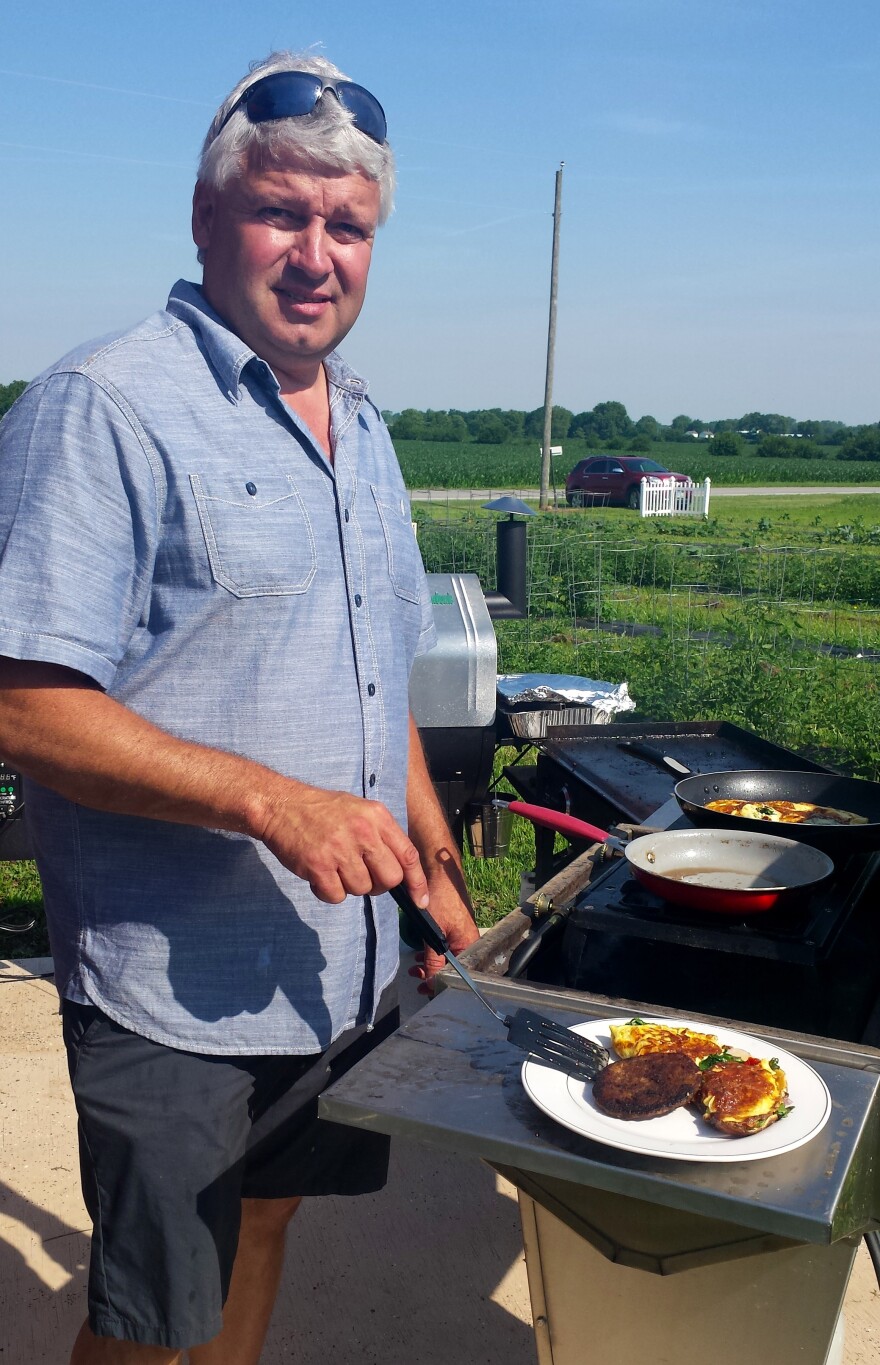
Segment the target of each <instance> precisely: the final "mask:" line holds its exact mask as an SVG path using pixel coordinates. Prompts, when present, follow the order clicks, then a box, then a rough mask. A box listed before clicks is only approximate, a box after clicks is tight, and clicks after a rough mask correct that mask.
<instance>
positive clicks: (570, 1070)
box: [391, 886, 611, 1081]
mask: <svg viewBox="0 0 880 1365" xmlns="http://www.w3.org/2000/svg"><path fill="white" fill-rule="evenodd" d="M391 895H392V896H393V897H394V899H395V900H396V901H397V904H398V905H399V906H400V908H401V910H402V911H403V913H404V914H405V915H406V917H407V919H408V920H409V921H410V923H411V924H412V926H413V928H414V929H416V930H417V931H418V933H419V934H420V935H421V937H422V939H423V940H424V942H425V943H426V944H427V945H428V947H429V948H432V949H433V950H434V952H435V953H440V954H442V956H443V957H445V958H446V961H447V962H448V963H449V965H450V967H453V968H454V969H455V971H457V972H458V974H459V976H460V977H461V979H462V981H463V982H464V983H465V985H466V986H469V987H470V989H471V990H472V991H473V993H474V995H475V996H476V997H477V999H478V1000H479V1001H480V1003H481V1004H482V1005H485V1007H486V1009H487V1010H488V1011H489V1013H490V1014H494V1016H495V1018H496V1019H497V1020H498V1022H499V1023H500V1024H503V1025H504V1027H505V1028H506V1029H507V1040H508V1042H510V1043H513V1045H514V1047H519V1048H522V1050H523V1052H527V1053H528V1054H529V1056H531V1057H534V1058H535V1060H536V1061H538V1062H542V1063H543V1064H544V1066H552V1067H553V1068H554V1069H555V1070H557V1071H564V1072H565V1073H566V1074H567V1075H569V1076H577V1078H578V1080H582V1081H591V1080H593V1078H594V1077H595V1076H597V1075H598V1074H599V1072H600V1071H601V1070H602V1068H603V1067H605V1066H607V1065H608V1062H609V1061H610V1060H611V1059H610V1057H609V1055H608V1053H607V1052H606V1051H605V1049H604V1047H600V1046H599V1044H598V1043H593V1042H591V1041H590V1039H589V1038H581V1037H579V1036H578V1034H576V1033H572V1031H571V1029H567V1028H566V1027H565V1025H564V1024H557V1023H556V1021H555V1020H554V1019H548V1018H547V1017H546V1016H545V1015H543V1014H537V1013H536V1012H535V1010H528V1009H519V1010H516V1011H515V1013H514V1014H500V1013H499V1011H498V1010H496V1008H495V1006H494V1005H491V1004H490V1003H489V1001H488V1000H487V999H486V997H485V995H484V994H483V992H482V991H481V990H480V988H479V986H478V985H477V983H476V981H474V979H473V977H472V976H471V974H470V972H469V971H467V969H466V968H465V967H463V966H462V965H461V963H460V962H459V961H458V958H457V957H456V956H455V955H454V953H453V952H452V949H451V948H450V947H449V942H448V940H447V938H446V935H445V934H444V933H443V930H442V929H441V928H440V926H439V924H437V922H436V921H435V920H434V919H433V918H432V917H431V915H429V914H428V912H427V910H421V909H419V907H418V906H417V905H416V903H415V901H414V900H413V899H412V897H411V896H410V895H409V894H408V893H407V892H406V891H405V890H404V888H403V886H393V887H392V888H391Z"/></svg>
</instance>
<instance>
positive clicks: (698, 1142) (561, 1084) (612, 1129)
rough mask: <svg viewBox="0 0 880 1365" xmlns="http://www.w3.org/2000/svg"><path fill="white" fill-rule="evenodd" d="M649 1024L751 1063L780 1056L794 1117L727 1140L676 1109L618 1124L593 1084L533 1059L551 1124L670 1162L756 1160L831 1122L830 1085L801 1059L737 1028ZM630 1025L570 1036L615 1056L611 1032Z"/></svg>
mask: <svg viewBox="0 0 880 1365" xmlns="http://www.w3.org/2000/svg"><path fill="white" fill-rule="evenodd" d="M648 1022H657V1023H662V1024H665V1025H667V1026H669V1027H672V1028H689V1029H694V1030H695V1031H696V1032H698V1033H710V1032H711V1033H714V1034H715V1036H716V1037H717V1038H718V1041H719V1043H723V1044H726V1045H727V1046H728V1047H733V1048H743V1049H745V1050H746V1051H747V1052H749V1053H750V1054H751V1056H753V1057H768V1058H769V1057H778V1059H779V1065H780V1066H781V1067H782V1069H783V1071H784V1072H785V1075H786V1078H787V1080H788V1093H789V1099H788V1101H787V1102H788V1103H789V1104H791V1105H792V1106H793V1108H792V1111H791V1113H790V1114H786V1116H785V1118H783V1119H779V1120H778V1122H776V1123H771V1124H770V1126H769V1128H764V1129H763V1130H762V1131H761V1132H760V1133H751V1134H750V1135H749V1136H748V1137H728V1136H726V1135H725V1134H724V1133H719V1132H718V1130H717V1128H712V1127H710V1126H709V1124H708V1123H706V1121H705V1120H704V1119H702V1118H700V1117H699V1115H698V1114H697V1112H696V1110H694V1109H691V1108H690V1107H688V1108H681V1109H675V1110H673V1112H672V1113H671V1114H664V1116H663V1117H662V1118H659V1119H641V1120H630V1121H627V1120H625V1119H613V1118H609V1117H608V1115H607V1114H602V1113H600V1111H599V1110H598V1109H597V1108H596V1106H595V1104H594V1103H593V1087H592V1086H591V1085H590V1084H589V1083H584V1082H583V1081H578V1080H575V1079H574V1078H573V1077H571V1076H566V1075H564V1074H563V1073H562V1072H561V1071H555V1070H553V1069H552V1068H551V1067H549V1066H542V1065H541V1063H540V1062H536V1061H532V1060H531V1059H529V1060H528V1061H526V1062H524V1063H523V1068H522V1083H523V1085H524V1086H525V1090H526V1094H527V1095H528V1096H529V1098H530V1099H531V1100H533V1101H534V1103H535V1104H536V1105H537V1106H538V1108H539V1109H542V1110H543V1111H544V1113H545V1114H548V1115H549V1116H550V1118H552V1119H556V1121H557V1123H561V1124H563V1126H564V1127H566V1128H570V1129H571V1130H572V1132H574V1133H580V1134H581V1136H582V1137H587V1138H592V1140H593V1141H594V1142H602V1143H604V1144H605V1145H606V1146H608V1147H619V1148H621V1150H622V1151H624V1152H637V1153H639V1154H640V1155H641V1156H660V1157H665V1158H667V1159H668V1160H670V1161H758V1160H760V1159H761V1158H763V1157H768V1156H778V1155H779V1154H780V1153H781V1152H792V1151H794V1149H795V1148H796V1147H801V1146H803V1144H804V1143H805V1142H809V1141H810V1139H811V1138H813V1137H815V1136H816V1134H817V1133H818V1132H819V1130H820V1129H821V1128H823V1127H824V1126H825V1124H826V1123H827V1122H828V1118H829V1116H830V1114H831V1096H830V1095H829V1093H828V1087H827V1086H826V1084H825V1082H824V1081H823V1080H822V1077H821V1076H819V1075H817V1073H816V1072H815V1071H814V1070H813V1068H812V1067H811V1066H808V1065H807V1063H806V1062H802V1061H801V1059H800V1058H799V1057H794V1056H792V1054H791V1053H790V1052H784V1051H783V1049H782V1048H780V1047H776V1046H775V1044H772V1043H765V1042H762V1041H761V1039H760V1038H753V1037H752V1036H751V1035H750V1034H748V1033H737V1032H736V1030H735V1029H728V1028H711V1026H709V1025H707V1024H701V1023H694V1022H693V1021H688V1020H686V1019H662V1020H657V1021H648ZM628 1023H629V1019H628V1018H620V1019H589V1020H586V1021H585V1022H584V1023H583V1024H575V1025H574V1027H573V1029H572V1032H574V1033H579V1034H581V1035H582V1036H583V1037H584V1038H591V1039H592V1040H593V1041H594V1042H596V1043H601V1044H602V1046H603V1047H606V1048H607V1049H608V1051H609V1052H611V1055H612V1057H613V1056H614V1053H613V1050H612V1047H611V1033H610V1026H611V1025H612V1024H628Z"/></svg>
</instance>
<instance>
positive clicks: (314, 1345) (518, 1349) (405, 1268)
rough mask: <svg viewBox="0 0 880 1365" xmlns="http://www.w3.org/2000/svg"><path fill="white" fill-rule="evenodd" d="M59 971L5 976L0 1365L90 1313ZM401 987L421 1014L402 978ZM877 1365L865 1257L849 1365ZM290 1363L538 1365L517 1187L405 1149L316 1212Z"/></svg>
mask: <svg viewBox="0 0 880 1365" xmlns="http://www.w3.org/2000/svg"><path fill="white" fill-rule="evenodd" d="M410 960H411V959H410ZM50 966H51V964H47V963H46V962H40V963H28V964H24V963H21V962H19V963H10V962H2V961H0V1365H3V1363H5V1362H8V1365H67V1361H68V1359H69V1353H70V1347H71V1344H72V1342H73V1339H74V1337H75V1336H76V1333H77V1331H78V1330H79V1325H80V1323H81V1321H82V1319H83V1317H84V1314H85V1279H86V1267H87V1264H88V1234H87V1227H88V1219H87V1217H86V1214H85V1210H84V1208H83V1205H82V1199H81V1197H80V1192H79V1179H78V1169H77V1166H78V1163H77V1155H76V1135H75V1126H76V1120H75V1113H74V1109H73V1103H72V1100H71V1097H70V1091H69V1087H68V1082H67V1069H66V1064H65V1058H64V1050H63V1046H62V1043H61V1029H60V1022H59V1019H58V1013H57V996H56V993H55V988H54V985H53V984H52V982H51V980H48V979H45V978H43V979H41V978H40V977H38V976H34V975H33V974H32V970H31V969H32V968H33V967H36V968H37V969H38V970H43V971H46V970H48V969H49V968H50ZM402 988H403V993H404V1007H405V1009H411V1008H413V1007H414V1006H415V1004H416V1002H417V999H418V997H416V996H415V994H414V990H413V983H412V982H411V981H410V980H409V979H408V978H407V977H406V976H405V975H404V976H403V977H402ZM599 1330H601V1328H600V1329H599ZM878 1357H880V1293H878V1290H877V1285H876V1281H875V1278H874V1273H873V1268H872V1266H871V1263H870V1260H869V1258H868V1256H867V1254H866V1253H865V1252H864V1250H863V1251H862V1252H860V1254H859V1257H858V1260H857V1264H856V1271H855V1273H854V1275H853V1278H852V1280H851V1282H850V1286H849V1290H848V1292H847V1298H846V1342H845V1348H844V1354H843V1361H844V1365H873V1362H874V1361H876V1360H877V1359H878ZM293 1361H296V1362H297V1365H327V1362H328V1361H333V1362H338V1363H339V1365H347V1363H348V1362H358V1365H372V1362H375V1363H376V1365H379V1362H381V1365H441V1362H442V1365H477V1362H479V1363H480V1365H535V1348H534V1344H533V1339H532V1331H531V1313H530V1307H529V1297H528V1286H527V1282H526V1274H525V1264H524V1259H523V1252H522V1241H521V1237H520V1231H519V1217H518V1212H517V1205H516V1198H515V1193H514V1191H513V1190H512V1189H511V1187H510V1186H509V1185H507V1184H506V1183H505V1182H503V1181H502V1180H500V1178H498V1177H496V1176H495V1175H494V1173H493V1172H491V1171H490V1170H489V1169H488V1168H487V1167H485V1166H483V1165H482V1164H481V1163H479V1162H475V1161H461V1160H458V1159H457V1158H455V1157H451V1156H449V1155H448V1154H447V1153H443V1152H435V1151H433V1150H431V1149H430V1148H427V1147H423V1146H416V1145H415V1144H412V1143H408V1142H396V1143H395V1145H394V1152H393V1157H392V1168H391V1176H390V1180H389V1183H388V1186H387V1187H386V1189H385V1190H383V1191H382V1192H381V1193H380V1194H377V1195H370V1196H365V1197H363V1198H360V1199H326V1200H310V1201H307V1202H306V1204H304V1206H303V1208H302V1210H301V1211H300V1213H299V1214H298V1215H297V1218H296V1220H295V1222H294V1224H293V1226H292V1229H291V1234H290V1238H289V1246H288V1254H287V1261H286V1265H285V1273H284V1277H283V1282H282V1288H281V1293H280V1295H279V1301H278V1306H277V1309H276V1313H275V1317H274V1320H273V1323H272V1327H271V1329H270V1335H269V1340H268V1342H267V1345H266V1349H265V1351H264V1352H263V1365H292V1362H293Z"/></svg>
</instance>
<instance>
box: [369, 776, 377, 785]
mask: <svg viewBox="0 0 880 1365" xmlns="http://www.w3.org/2000/svg"><path fill="white" fill-rule="evenodd" d="M375 785H376V774H375V773H370V786H371V787H375Z"/></svg>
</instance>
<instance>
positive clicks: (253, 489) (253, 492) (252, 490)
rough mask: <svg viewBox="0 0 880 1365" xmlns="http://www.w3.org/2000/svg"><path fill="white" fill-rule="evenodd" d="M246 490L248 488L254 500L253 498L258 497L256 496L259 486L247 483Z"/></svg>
mask: <svg viewBox="0 0 880 1365" xmlns="http://www.w3.org/2000/svg"><path fill="white" fill-rule="evenodd" d="M245 488H246V490H247V492H248V493H250V495H251V497H252V498H253V497H256V494H257V485H256V484H255V483H246V484H245Z"/></svg>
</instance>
